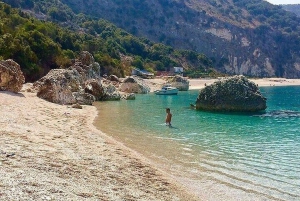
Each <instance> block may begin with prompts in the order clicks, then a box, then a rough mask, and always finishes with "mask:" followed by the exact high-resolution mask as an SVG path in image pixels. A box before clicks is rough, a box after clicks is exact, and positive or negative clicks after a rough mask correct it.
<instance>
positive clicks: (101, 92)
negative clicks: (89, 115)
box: [84, 79, 105, 101]
mask: <svg viewBox="0 0 300 201" xmlns="http://www.w3.org/2000/svg"><path fill="white" fill-rule="evenodd" d="M84 91H85V92H86V93H89V94H92V95H93V96H95V99H96V101H99V100H102V99H103V97H104V96H105V88H104V87H103V86H102V84H101V82H100V80H96V79H91V80H88V81H86V83H85V88H84Z"/></svg>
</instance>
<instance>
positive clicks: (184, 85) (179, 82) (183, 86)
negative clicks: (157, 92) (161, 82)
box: [167, 75, 190, 91]
mask: <svg viewBox="0 0 300 201" xmlns="http://www.w3.org/2000/svg"><path fill="white" fill-rule="evenodd" d="M167 82H168V83H169V84H170V85H171V86H172V87H176V88H177V89H178V90H179V91H188V90H189V87H190V86H189V84H190V82H189V81H188V79H186V78H184V77H182V76H180V75H176V76H174V77H172V78H170V79H168V80H167Z"/></svg>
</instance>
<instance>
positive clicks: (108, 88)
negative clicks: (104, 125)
mask: <svg viewBox="0 0 300 201" xmlns="http://www.w3.org/2000/svg"><path fill="white" fill-rule="evenodd" d="M104 88H105V96H104V97H103V99H102V100H104V101H116V100H120V99H121V94H120V92H119V91H118V90H117V88H116V87H115V86H114V85H113V84H108V85H104Z"/></svg>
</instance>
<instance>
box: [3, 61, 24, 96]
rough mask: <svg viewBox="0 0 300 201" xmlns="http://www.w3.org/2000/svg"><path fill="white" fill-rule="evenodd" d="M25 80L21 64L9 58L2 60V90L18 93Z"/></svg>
mask: <svg viewBox="0 0 300 201" xmlns="http://www.w3.org/2000/svg"><path fill="white" fill-rule="evenodd" d="M24 82H25V77H24V75H23V72H22V71H21V68H20V65H19V64H18V63H16V62H15V61H13V60H11V59H8V60H5V61H0V91H11V92H14V93H18V92H19V91H20V90H21V89H22V86H23V84H24Z"/></svg>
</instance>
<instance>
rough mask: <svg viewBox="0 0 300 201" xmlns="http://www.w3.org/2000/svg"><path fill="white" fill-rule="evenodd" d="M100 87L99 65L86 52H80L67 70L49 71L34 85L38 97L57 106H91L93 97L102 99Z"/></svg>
mask: <svg viewBox="0 0 300 201" xmlns="http://www.w3.org/2000/svg"><path fill="white" fill-rule="evenodd" d="M101 87H102V85H101V83H100V65H99V64H98V63H96V62H94V58H93V56H92V55H91V54H90V53H88V52H82V53H81V54H80V59H76V60H74V62H73V65H72V66H70V67H69V68H68V69H54V70H51V71H50V72H49V73H48V74H47V75H46V76H44V77H42V78H41V79H40V80H38V81H37V82H35V83H34V88H35V90H36V91H37V96H38V97H40V98H43V99H45V100H48V101H50V102H53V103H58V104H74V103H80V104H83V105H84V104H87V105H91V104H92V102H93V101H95V96H96V97H97V99H101V97H103V92H104V90H103V88H101ZM85 92H87V93H85Z"/></svg>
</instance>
